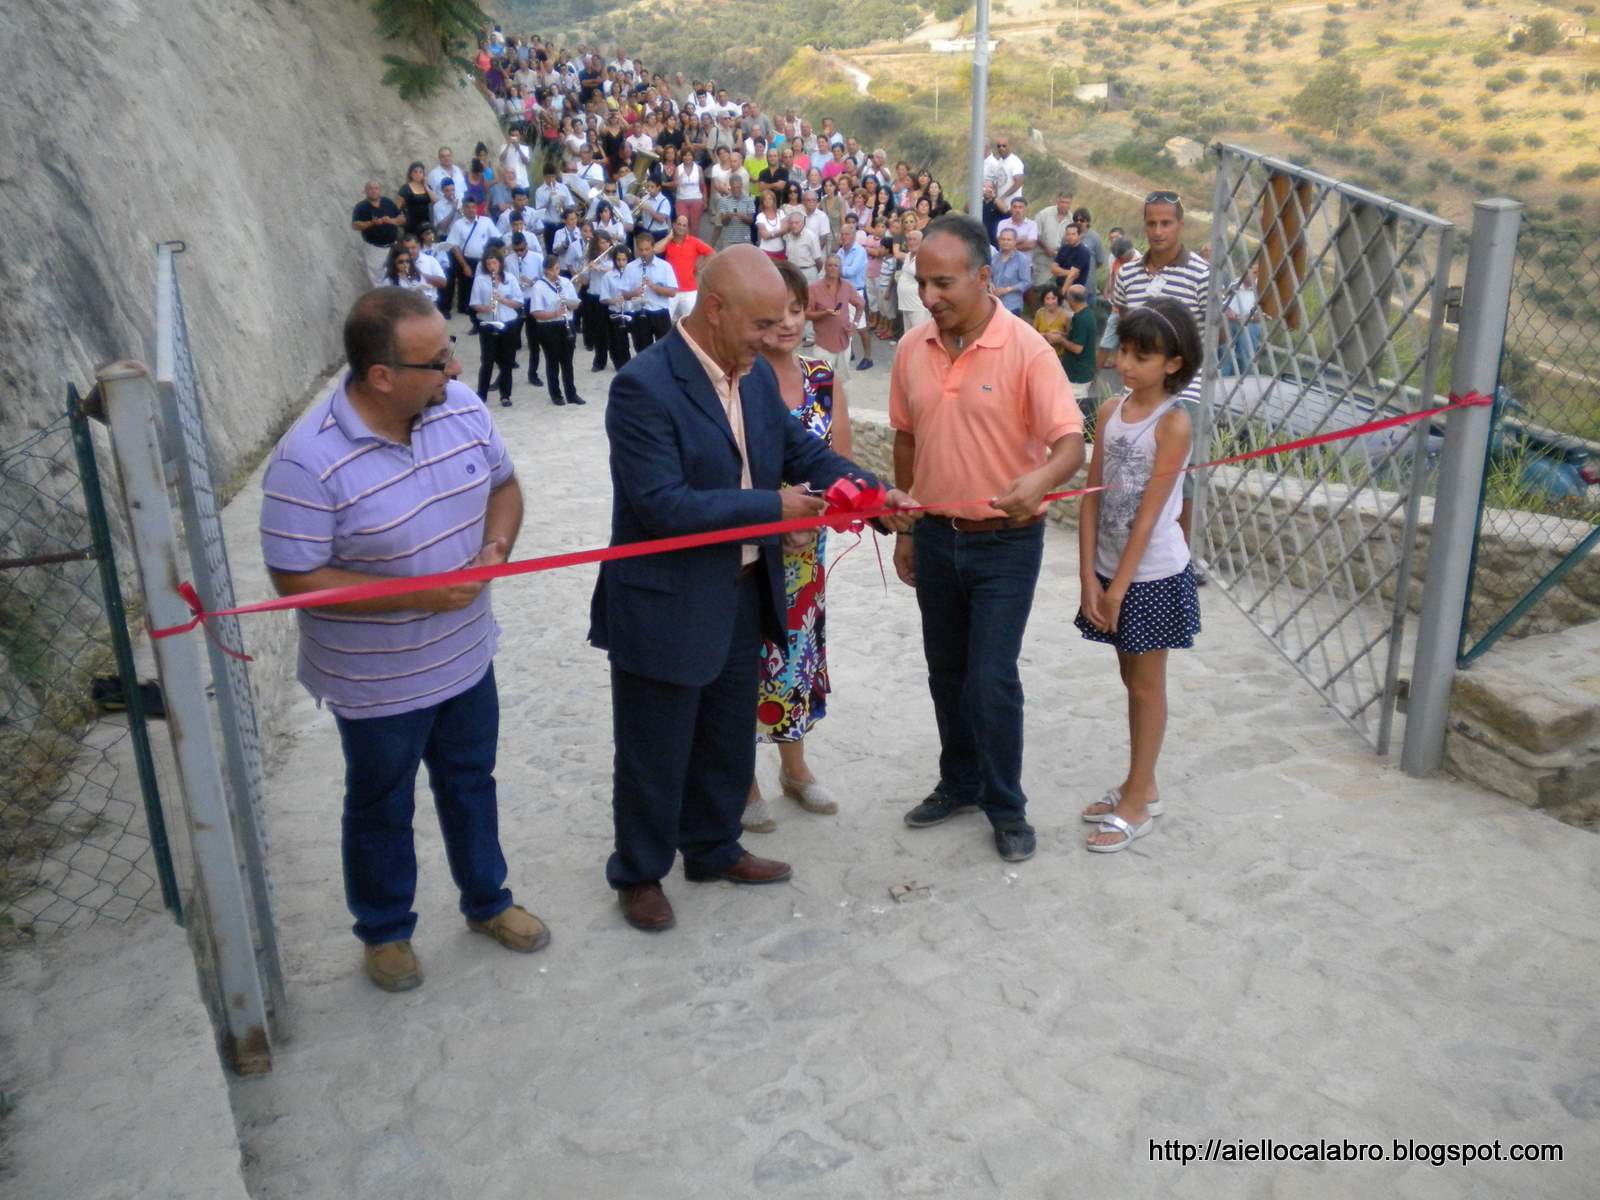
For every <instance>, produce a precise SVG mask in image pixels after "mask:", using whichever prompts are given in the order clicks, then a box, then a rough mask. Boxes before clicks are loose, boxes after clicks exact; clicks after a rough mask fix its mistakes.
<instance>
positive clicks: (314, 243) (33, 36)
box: [0, 0, 496, 478]
mask: <svg viewBox="0 0 1600 1200" xmlns="http://www.w3.org/2000/svg"><path fill="white" fill-rule="evenodd" d="M0 29H3V30H4V36H0V78H4V79H5V80H6V89H5V95H6V97H7V98H6V100H5V101H3V104H4V110H5V111H4V120H0V206H3V208H4V210H5V212H6V214H7V220H6V221H5V223H4V225H3V232H0V246H3V247H4V249H3V253H0V261H4V262H5V264H6V275H7V284H8V286H7V289H6V291H7V296H6V303H5V304H4V305H0V345H4V346H5V352H4V353H3V354H0V445H9V444H11V443H12V442H14V441H16V440H18V438H19V436H20V434H21V433H22V432H23V431H25V430H26V429H28V428H31V427H34V426H36V425H37V424H38V423H41V422H43V421H45V420H48V419H50V418H53V417H54V416H56V415H57V414H58V413H59V412H60V411H61V409H62V404H63V402H64V393H65V386H66V383H67V381H68V380H76V381H77V382H78V383H79V384H80V385H84V384H88V383H91V382H92V381H93V368H94V365H95V364H96V363H99V362H104V361H107V360H110V359H113V358H119V357H124V356H139V357H143V356H146V355H149V354H151V347H150V338H151V334H152V331H153V328H154V308H153V304H154V300H153V288H154V283H155V246H156V243H157V242H160V241H167V240H171V239H180V240H182V241H183V242H185V243H186V244H187V246H188V251H187V252H186V253H185V254H184V255H183V256H182V257H181V259H180V260H179V262H180V272H181V276H182V280H183V286H184V298H185V302H186V306H187V309H188V316H189V326H190V336H191V338H192V340H193V342H194V345H195V348H196V351H197V353H198V355H199V363H200V377H201V383H202V385H203V388H204V391H205V395H206V399H207V403H208V407H209V412H208V418H209V423H210V429H211V433H212V437H213V439H214V443H215V449H216V451H217V452H218V455H219V457H220V459H221V462H219V464H218V467H219V470H220V473H221V474H222V476H223V477H224V478H228V477H229V476H231V475H232V474H234V473H235V472H236V471H237V470H238V469H239V468H240V467H241V466H242V465H244V464H245V463H247V462H248V461H249V460H251V458H252V457H253V456H255V455H256V454H258V453H259V452H260V451H261V449H262V448H263V447H264V446H265V445H267V444H268V443H269V442H270V441H271V440H272V438H273V437H274V436H275V435H276V433H277V432H278V431H279V430H280V429H281V427H282V426H283V425H284V423H285V421H286V420H287V418H288V417H289V415H290V414H291V413H293V412H296V411H298V408H299V405H300V404H301V403H302V402H303V401H304V400H305V399H306V397H307V393H308V391H309V389H310V388H311V387H312V386H313V385H314V384H315V383H316V381H317V380H318V379H319V378H320V376H321V375H322V374H324V373H325V372H326V371H327V369H328V368H330V367H331V366H333V365H334V364H335V362H336V361H337V360H338V359H339V358H340V348H339V334H340V326H341V323H342V321H343V317H344V313H345V311H346V310H347V309H348V307H349V305H350V303H351V301H352V300H353V299H354V298H355V296H356V295H357V294H358V293H359V291H360V289H361V287H362V286H363V285H362V277H361V274H360V271H359V269H358V253H357V249H356V243H357V241H358V235H357V234H355V233H354V232H353V231H352V230H351V229H350V209H351V207H352V206H353V205H354V204H355V203H356V201H357V200H359V199H360V198H361V187H362V183H363V182H364V180H365V179H366V178H367V177H368V176H373V177H375V178H377V179H378V180H379V181H380V182H381V183H383V185H384V189H385V192H386V193H388V194H392V193H393V192H394V190H395V189H396V187H397V186H398V184H399V182H400V178H401V176H402V175H403V173H404V169H405V166H406V164H407V163H408V162H409V161H411V160H412V159H423V160H424V161H427V162H429V163H431V162H432V161H433V158H434V153H435V151H436V150H437V149H438V146H439V144H440V143H441V141H446V142H450V143H452V144H453V145H454V147H455V149H456V151H457V153H458V155H460V156H461V157H462V158H465V157H466V156H468V155H469V154H470V151H471V149H472V146H473V144H474V143H475V142H476V141H478V140H479V139H483V140H484V141H491V140H492V138H493V136H494V134H495V128H496V127H495V121H494V118H493V115H492V113H491V112H490V110H489V108H488V106H487V104H485V103H484V102H483V101H482V100H481V99H480V98H479V96H478V94H477V92H476V91H474V90H471V89H461V90H457V89H451V90H450V91H449V92H448V93H447V94H445V95H441V96H440V97H438V98H437V99H436V100H434V101H432V102H430V103H428V104H425V105H422V106H420V107H412V106H410V105H407V104H404V103H402V102H401V101H400V100H399V99H398V97H396V96H395V94H394V93H393V92H392V91H390V90H389V89H387V88H384V87H382V86H380V84H379V82H378V79H379V76H380V74H381V72H382V69H383V68H382V62H381V56H382V54H383V53H384V51H385V46H384V44H383V43H381V42H380V41H379V40H378V39H377V37H376V36H375V34H374V32H373V27H372V18H371V15H370V13H369V11H368V8H367V6H366V5H365V4H352V3H350V2H349V0H299V2H294V3H291V2H290V0H209V2H207V3H197V2H196V0H85V2H84V3H81V4H67V5H63V4H57V3H51V2H48V0H16V2H15V3H12V4H8V5H6V6H5V10H4V18H3V19H0Z"/></svg>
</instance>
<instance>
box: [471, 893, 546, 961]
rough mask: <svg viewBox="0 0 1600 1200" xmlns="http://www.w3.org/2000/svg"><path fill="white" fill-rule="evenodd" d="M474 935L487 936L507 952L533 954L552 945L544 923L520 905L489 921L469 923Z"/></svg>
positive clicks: (502, 910) (501, 912)
mask: <svg viewBox="0 0 1600 1200" xmlns="http://www.w3.org/2000/svg"><path fill="white" fill-rule="evenodd" d="M467 928H468V929H470V930H472V932H473V933H482V934H487V935H488V936H489V937H492V938H493V939H494V940H495V941H497V942H499V943H500V944H501V945H502V946H504V947H505V948H506V949H507V950H515V951H516V952H517V953H518V954H532V953H533V952H534V951H535V950H542V949H544V948H545V947H546V946H548V945H549V944H550V931H549V930H548V929H546V928H545V924H544V922H543V921H541V920H539V918H538V917H536V916H534V915H533V914H532V913H531V912H529V911H528V910H527V909H525V908H523V907H522V905H520V904H513V905H511V906H510V907H509V908H504V909H501V910H500V911H499V912H497V913H495V915H494V916H492V917H490V918H489V919H488V920H487V921H468V922H467Z"/></svg>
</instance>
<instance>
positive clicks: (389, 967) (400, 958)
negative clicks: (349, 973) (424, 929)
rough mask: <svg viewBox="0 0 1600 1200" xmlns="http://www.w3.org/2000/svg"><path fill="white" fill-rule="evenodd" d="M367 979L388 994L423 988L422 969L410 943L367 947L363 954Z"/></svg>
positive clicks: (387, 943)
mask: <svg viewBox="0 0 1600 1200" xmlns="http://www.w3.org/2000/svg"><path fill="white" fill-rule="evenodd" d="M362 965H363V966H364V967H365V968H366V972H367V978H368V979H370V980H372V982H373V983H375V984H377V985H378V986H379V987H381V988H382V989H383V990H384V991H386V992H409V991H410V990H411V989H412V988H416V987H421V986H422V968H421V967H419V966H418V965H417V956H416V954H414V953H413V952H412V949H411V943H410V942H383V943H381V944H380V945H377V946H367V947H366V948H365V950H364V952H363V954H362Z"/></svg>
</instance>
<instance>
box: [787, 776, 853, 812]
mask: <svg viewBox="0 0 1600 1200" xmlns="http://www.w3.org/2000/svg"><path fill="white" fill-rule="evenodd" d="M778 786H779V787H781V788H782V789H783V794H784V795H785V796H788V797H789V798H790V799H791V800H793V801H795V802H796V803H797V804H799V805H800V807H801V808H803V809H805V810H806V811H807V812H809V813H822V814H823V815H824V816H826V815H829V814H831V813H836V812H838V811H839V805H838V804H837V802H835V800H834V798H833V797H832V796H831V795H829V794H828V789H827V788H825V787H823V786H822V785H821V784H820V783H818V782H817V781H816V780H814V779H813V780H812V781H811V782H810V783H801V782H800V780H798V779H795V778H793V777H792V776H791V775H790V774H789V773H788V772H787V771H784V770H781V769H780V770H779V771H778Z"/></svg>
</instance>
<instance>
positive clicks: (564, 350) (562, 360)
mask: <svg viewBox="0 0 1600 1200" xmlns="http://www.w3.org/2000/svg"><path fill="white" fill-rule="evenodd" d="M539 348H540V349H541V350H543V351H544V380H545V383H547V384H548V385H549V387H550V399H552V400H562V399H566V400H571V399H572V398H573V397H574V396H576V395H577V394H578V389H577V387H576V386H575V385H574V384H573V382H572V355H573V352H574V351H575V350H576V349H577V348H578V338H577V335H576V334H574V333H573V332H572V325H571V324H570V323H569V322H567V321H541V322H539Z"/></svg>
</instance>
